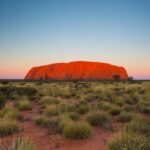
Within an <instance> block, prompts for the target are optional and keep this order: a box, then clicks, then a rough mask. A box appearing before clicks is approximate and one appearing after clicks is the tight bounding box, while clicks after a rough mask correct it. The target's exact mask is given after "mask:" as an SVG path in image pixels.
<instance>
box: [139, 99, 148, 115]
mask: <svg viewBox="0 0 150 150" xmlns="http://www.w3.org/2000/svg"><path fill="white" fill-rule="evenodd" d="M137 109H138V111H139V112H142V113H147V114H149V113H150V100H140V101H139V102H138V104H137Z"/></svg>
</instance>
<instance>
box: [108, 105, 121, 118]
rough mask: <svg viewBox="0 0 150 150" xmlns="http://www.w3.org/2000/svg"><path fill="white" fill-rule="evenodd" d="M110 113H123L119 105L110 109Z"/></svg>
mask: <svg viewBox="0 0 150 150" xmlns="http://www.w3.org/2000/svg"><path fill="white" fill-rule="evenodd" d="M109 112H110V114H111V115H113V116H115V115H119V114H120V113H121V108H120V107H117V106H113V107H112V108H111V109H110V110H109Z"/></svg>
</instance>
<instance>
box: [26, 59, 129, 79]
mask: <svg viewBox="0 0 150 150" xmlns="http://www.w3.org/2000/svg"><path fill="white" fill-rule="evenodd" d="M114 75H119V76H120V79H122V80H125V79H127V78H128V74H127V71H126V69H125V68H124V67H120V66H116V65H111V64H108V63H102V62H89V61H74V62H69V63H54V64H49V65H44V66H39V67H33V68H31V69H30V70H29V72H28V73H27V75H26V76H25V79H26V80H112V79H113V77H114Z"/></svg>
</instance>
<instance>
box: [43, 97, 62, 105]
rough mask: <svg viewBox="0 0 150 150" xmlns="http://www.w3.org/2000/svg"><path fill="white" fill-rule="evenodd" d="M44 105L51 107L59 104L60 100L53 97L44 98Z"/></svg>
mask: <svg viewBox="0 0 150 150" xmlns="http://www.w3.org/2000/svg"><path fill="white" fill-rule="evenodd" d="M43 101H44V104H45V105H51V104H59V100H58V99H56V98H52V97H48V96H46V97H44V98H43Z"/></svg>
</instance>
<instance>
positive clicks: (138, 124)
mask: <svg viewBox="0 0 150 150" xmlns="http://www.w3.org/2000/svg"><path fill="white" fill-rule="evenodd" d="M126 131H127V132H133V133H136V134H142V135H144V136H146V137H150V123H149V122H148V121H145V120H144V119H134V120H132V121H131V122H130V123H128V124H127V126H126Z"/></svg>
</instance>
